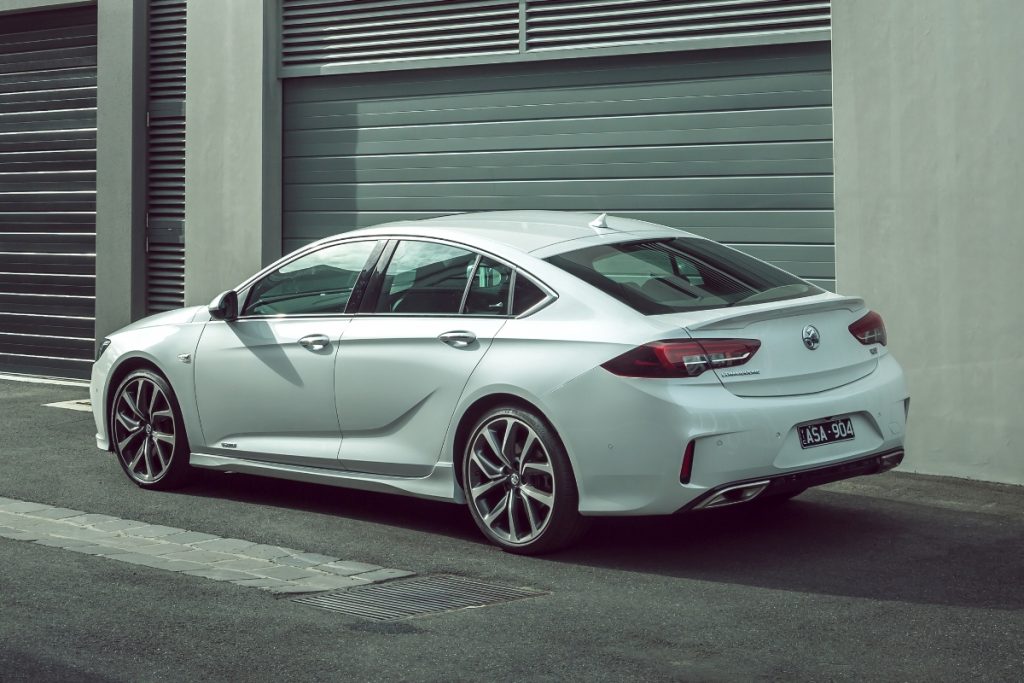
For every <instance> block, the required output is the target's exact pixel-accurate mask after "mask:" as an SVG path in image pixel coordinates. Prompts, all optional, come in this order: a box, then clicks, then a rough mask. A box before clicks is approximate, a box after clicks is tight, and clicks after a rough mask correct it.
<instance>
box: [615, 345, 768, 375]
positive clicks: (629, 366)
mask: <svg viewBox="0 0 1024 683" xmlns="http://www.w3.org/2000/svg"><path fill="white" fill-rule="evenodd" d="M759 348H761V342H759V341H757V340H756V339H666V340H664V341H656V342H651V343H650V344H644V345H643V346H638V347H636V348H635V349H632V350H630V351H627V352H626V353H624V354H622V355H621V356H617V357H615V358H612V359H611V360H610V361H608V362H607V363H603V364H602V365H601V367H603V368H604V369H605V370H607V371H609V372H612V373H614V374H616V375H620V376H622V377H697V376H698V375H700V374H702V373H703V372H704V371H705V370H710V369H712V368H731V367H735V366H737V365H743V364H744V363H746V362H747V361H748V360H750V359H751V358H752V357H753V356H754V354H755V353H757V350H758V349H759Z"/></svg>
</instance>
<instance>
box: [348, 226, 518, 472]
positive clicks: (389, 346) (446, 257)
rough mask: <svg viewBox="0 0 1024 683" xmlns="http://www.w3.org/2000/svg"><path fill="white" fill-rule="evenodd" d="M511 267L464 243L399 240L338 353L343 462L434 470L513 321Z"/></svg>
mask: <svg viewBox="0 0 1024 683" xmlns="http://www.w3.org/2000/svg"><path fill="white" fill-rule="evenodd" d="M511 272H512V269H511V268H509V267H508V266H507V265H504V264H501V263H499V262H497V261H494V260H493V259H489V258H487V257H482V256H481V255H479V254H476V253H474V252H472V251H470V250H468V249H465V248H463V247H459V246H456V245H452V244H446V243H441V242H432V241H427V240H402V241H400V242H398V244H397V246H396V247H395V249H394V253H393V255H392V256H391V258H390V259H389V260H388V261H387V263H386V265H385V263H384V262H383V261H382V263H381V267H379V268H378V272H377V274H376V275H375V277H374V279H373V280H372V281H371V285H370V287H369V289H368V291H367V296H366V298H365V299H364V302H363V306H362V307H361V308H360V314H359V315H358V316H357V317H356V318H354V319H353V320H352V322H351V324H350V325H349V326H348V327H347V328H346V330H345V333H344V335H343V336H342V340H341V350H340V351H339V353H338V357H337V360H336V368H337V371H336V372H337V395H338V414H339V421H340V424H341V429H342V433H343V434H344V440H343V441H342V445H341V465H342V467H344V468H345V469H348V470H353V471H358V472H369V473H375V474H386V475H394V476H425V475H427V474H429V473H430V471H431V469H433V467H434V465H435V464H436V463H437V460H438V457H439V456H440V453H441V446H442V443H443V441H444V437H445V432H446V430H447V427H448V423H449V421H450V419H451V417H452V413H453V412H454V411H455V406H456V404H457V403H458V400H459V398H460V397H461V395H462V391H463V389H464V388H465V386H466V383H467V381H468V380H469V376H470V375H471V374H472V372H473V370H474V369H475V368H476V366H477V365H478V364H479V362H480V360H481V359H482V358H483V356H484V354H485V353H487V349H488V348H489V347H490V345H491V341H492V340H493V338H494V336H495V334H497V332H498V331H499V330H500V329H501V327H502V326H503V325H504V324H505V321H506V319H507V318H506V314H507V310H508V308H509V290H510V288H509V282H510V279H511ZM471 282H472V283H473V285H472V286H470V283H471Z"/></svg>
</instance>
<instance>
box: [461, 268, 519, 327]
mask: <svg viewBox="0 0 1024 683" xmlns="http://www.w3.org/2000/svg"><path fill="white" fill-rule="evenodd" d="M511 286H512V268H511V267H510V266H506V265H505V264H504V263H498V262H497V261H493V260H491V259H489V258H487V257H482V258H481V259H480V263H479V265H477V267H476V272H474V273H473V281H472V282H471V283H470V284H469V295H468V296H467V297H466V307H465V308H464V309H463V312H465V313H468V314H470V315H507V314H508V294H509V288H510V287H511Z"/></svg>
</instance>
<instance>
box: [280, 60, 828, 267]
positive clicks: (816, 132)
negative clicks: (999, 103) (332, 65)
mask: <svg viewBox="0 0 1024 683" xmlns="http://www.w3.org/2000/svg"><path fill="white" fill-rule="evenodd" d="M284 127H285V131H284V164H283V177H284V192H283V201H284V244H283V247H284V249H285V250H286V251H289V250H291V249H294V248H296V247H298V246H301V245H302V244H306V243H308V242H310V241H312V240H314V239H317V238H320V237H323V236H325V235H329V234H332V233H336V232H343V231H346V230H351V229H353V228H356V227H362V226H366V225H372V224H374V223H379V222H382V221H387V220H400V219H405V218H417V217H427V216H436V215H442V214H446V213H454V212H460V211H485V210H499V209H558V210H570V211H595V212H597V211H608V212H611V213H614V214H616V215H622V216H631V217H636V218H641V219H646V220H652V221H655V222H659V223H664V224H666V225H673V226H677V227H681V228H684V229H687V230H692V231H694V232H697V233H700V234H703V235H706V236H708V237H711V238H713V239H717V240H719V241H722V242H725V243H728V244H733V245H736V246H738V247H740V248H741V249H744V250H746V251H748V252H750V253H752V254H754V255H756V256H759V257H761V258H765V259H767V260H769V261H772V262H774V263H776V264H779V265H780V266H782V267H784V268H786V269H787V270H791V271H793V272H795V273H797V274H798V275H801V276H803V277H806V278H809V279H812V280H815V281H817V282H820V283H821V284H823V285H825V286H828V287H831V286H832V283H833V280H834V276H835V268H834V247H833V239H834V237H833V217H832V206H833V198H832V110H831V70H830V57H829V47H828V44H814V43H805V44H801V45H793V46H774V47H762V48H757V49H731V50H718V51H710V52H688V53H677V54H674V55H673V56H672V57H671V58H670V57H668V56H666V55H657V56H645V57H639V56H637V57H632V58H629V59H626V58H618V59H600V60H598V59H593V60H586V61H581V60H573V61H568V62H546V63H536V64H520V65H503V66H493V65H492V66H487V67H464V68H457V69H445V70H439V71H436V72H432V73H431V74H430V75H426V74H425V72H406V73H404V74H402V73H387V74H381V73H376V74H360V75H346V76H321V77H313V78H299V79H289V80H288V81H286V83H285V105H284Z"/></svg>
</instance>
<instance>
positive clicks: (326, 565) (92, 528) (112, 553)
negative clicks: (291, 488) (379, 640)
mask: <svg viewBox="0 0 1024 683" xmlns="http://www.w3.org/2000/svg"><path fill="white" fill-rule="evenodd" d="M0 538H6V539H10V540H15V541H33V542H35V543H36V544H38V545H42V546H48V547H53V548H61V549H64V550H69V551H71V552H76V553H82V554H85V555H95V556H99V557H103V558H105V559H109V560H116V561H118V562H125V563H128V564H133V565H138V566H142V567H150V568H153V569H161V570H165V571H172V572H179V573H184V574H187V575H189V576H196V577H202V578H205V579H210V580H213V581H226V582H230V583H233V584H235V585H238V586H246V587H251V588H257V589H260V590H265V591H270V592H272V593H309V592H320V591H326V590H339V589H343V588H349V587H352V586H362V585H366V584H369V583H375V582H379V581H387V580H390V579H394V578H399V577H403V576H412V575H413V573H412V572H407V571H404V570H401V569H388V568H386V567H379V566H377V565H375V564H368V563H366V562H354V561H347V560H341V559H338V558H336V557H333V556H331V555H321V554H320V553H309V552H304V551H302V550H296V549H293V548H282V547H280V546H275V545H264V544H260V543H252V542H251V541H246V540H243V539H240V538H221V537H220V536H214V535H213V534H206V533H202V532H199V531H188V530H185V529H178V528H176V527H170V526H163V525H160V524H148V523H146V522H139V521H135V520H130V519H120V518H118V517H112V516H110V515H100V514H91V513H86V512H82V511H80V510H71V509H68V508H61V507H57V506H53V505H44V504H42V503H33V502H31V501H24V500H17V499H14V498H4V497H0Z"/></svg>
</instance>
